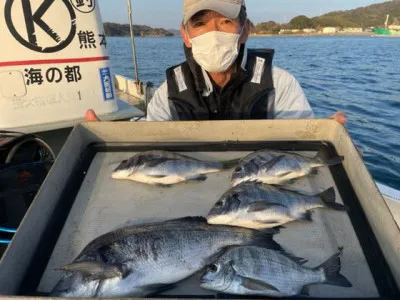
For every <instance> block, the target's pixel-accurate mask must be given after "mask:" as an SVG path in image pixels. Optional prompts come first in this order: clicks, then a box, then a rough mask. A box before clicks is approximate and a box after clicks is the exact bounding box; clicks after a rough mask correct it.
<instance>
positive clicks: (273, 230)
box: [259, 221, 286, 234]
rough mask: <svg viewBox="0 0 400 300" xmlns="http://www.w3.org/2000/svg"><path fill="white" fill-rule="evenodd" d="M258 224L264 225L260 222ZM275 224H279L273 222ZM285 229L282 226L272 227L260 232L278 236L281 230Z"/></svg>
mask: <svg viewBox="0 0 400 300" xmlns="http://www.w3.org/2000/svg"><path fill="white" fill-rule="evenodd" d="M259 223H260V224H266V223H263V222H262V221H261V222H259ZM275 223H276V224H279V222H275ZM285 228H286V227H284V226H275V227H272V228H267V229H263V230H262V231H263V232H265V233H270V234H278V233H280V232H281V229H285Z"/></svg>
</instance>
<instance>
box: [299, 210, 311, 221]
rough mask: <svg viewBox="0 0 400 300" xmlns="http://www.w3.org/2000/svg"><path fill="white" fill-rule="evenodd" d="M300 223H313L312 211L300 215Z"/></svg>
mask: <svg viewBox="0 0 400 300" xmlns="http://www.w3.org/2000/svg"><path fill="white" fill-rule="evenodd" d="M296 219H297V220H299V221H306V222H312V221H313V219H312V213H311V212H310V211H306V212H305V213H302V214H301V215H299V216H298V217H297V218H296Z"/></svg>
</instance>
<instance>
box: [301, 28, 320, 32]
mask: <svg viewBox="0 0 400 300" xmlns="http://www.w3.org/2000/svg"><path fill="white" fill-rule="evenodd" d="M303 32H304V33H316V32H317V31H316V30H315V29H313V28H305V29H303Z"/></svg>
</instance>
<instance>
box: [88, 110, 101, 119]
mask: <svg viewBox="0 0 400 300" xmlns="http://www.w3.org/2000/svg"><path fill="white" fill-rule="evenodd" d="M85 119H86V121H87V122H98V121H100V119H99V117H97V115H96V113H95V112H94V110H93V109H89V110H88V111H87V112H86V116H85Z"/></svg>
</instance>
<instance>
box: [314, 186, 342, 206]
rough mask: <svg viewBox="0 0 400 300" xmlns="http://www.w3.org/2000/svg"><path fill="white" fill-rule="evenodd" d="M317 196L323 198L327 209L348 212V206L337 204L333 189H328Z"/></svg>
mask: <svg viewBox="0 0 400 300" xmlns="http://www.w3.org/2000/svg"><path fill="white" fill-rule="evenodd" d="M317 196H318V197H320V198H321V200H322V202H323V204H324V205H325V206H326V207H327V208H331V209H333V210H338V211H347V210H348V209H347V207H346V206H344V205H342V204H340V203H336V192H335V189H334V188H333V187H331V188H329V189H327V190H326V191H324V192H322V193H320V194H319V195H317Z"/></svg>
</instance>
